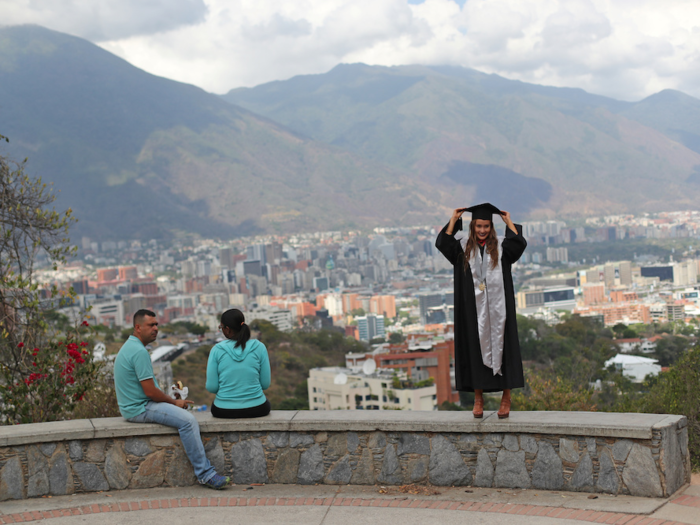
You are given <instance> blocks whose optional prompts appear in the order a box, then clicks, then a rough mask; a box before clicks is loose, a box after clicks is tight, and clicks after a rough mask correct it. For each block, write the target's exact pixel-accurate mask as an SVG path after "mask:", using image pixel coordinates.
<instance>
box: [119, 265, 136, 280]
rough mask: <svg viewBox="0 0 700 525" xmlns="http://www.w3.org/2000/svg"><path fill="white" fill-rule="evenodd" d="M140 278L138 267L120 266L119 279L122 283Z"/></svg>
mask: <svg viewBox="0 0 700 525" xmlns="http://www.w3.org/2000/svg"><path fill="white" fill-rule="evenodd" d="M138 276H139V273H138V271H137V270H136V266H120V267H119V279H120V280H122V281H128V280H131V279H137V278H138Z"/></svg>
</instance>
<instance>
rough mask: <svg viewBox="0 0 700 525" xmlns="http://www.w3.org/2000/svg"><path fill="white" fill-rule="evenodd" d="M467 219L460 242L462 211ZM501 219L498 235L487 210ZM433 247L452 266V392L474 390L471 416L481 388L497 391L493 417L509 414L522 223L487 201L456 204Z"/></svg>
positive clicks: (520, 381) (515, 378) (519, 368)
mask: <svg viewBox="0 0 700 525" xmlns="http://www.w3.org/2000/svg"><path fill="white" fill-rule="evenodd" d="M465 211H469V212H471V214H472V220H471V222H470V224H469V236H468V238H467V239H466V244H465V245H464V246H463V245H462V243H461V242H460V241H459V240H457V239H456V238H455V236H454V235H455V233H456V232H457V231H459V230H461V229H462V214H463V213H464V212H465ZM494 213H495V214H498V215H500V217H501V218H502V219H503V222H505V223H506V235H505V237H504V238H501V239H499V238H498V237H497V236H496V230H495V228H494V226H493V220H492V217H493V214H494ZM435 246H436V247H437V249H438V250H440V251H441V252H442V254H443V255H444V256H445V257H446V258H447V260H448V261H450V263H452V265H453V266H454V286H455V298H454V308H455V380H456V383H457V385H456V386H457V390H459V391H462V392H464V391H466V392H474V394H475V399H474V410H473V414H474V417H476V418H481V417H483V415H484V397H483V393H484V392H501V391H502V392H503V397H502V399H501V406H500V408H499V410H498V417H499V419H503V418H506V417H508V416H509V415H510V391H511V389H512V388H522V387H523V386H524V384H525V380H524V377H523V363H522V358H521V357H520V344H519V343H518V327H517V324H516V318H515V293H514V290H513V278H512V276H511V266H512V264H513V263H515V262H516V261H517V260H518V259H519V258H520V256H521V255H522V253H523V251H525V247H526V246H527V242H526V241H525V239H524V238H523V235H522V226H520V225H519V224H513V221H512V220H511V218H510V213H508V212H507V211H501V210H499V209H498V208H496V207H495V206H493V205H492V204H488V203H486V204H479V205H477V206H472V207H471V208H459V209H456V210H455V211H454V212H453V213H452V217H450V222H449V223H447V225H446V226H445V227H444V228H443V229H442V231H441V232H440V233H439V234H438V237H437V240H436V241H435Z"/></svg>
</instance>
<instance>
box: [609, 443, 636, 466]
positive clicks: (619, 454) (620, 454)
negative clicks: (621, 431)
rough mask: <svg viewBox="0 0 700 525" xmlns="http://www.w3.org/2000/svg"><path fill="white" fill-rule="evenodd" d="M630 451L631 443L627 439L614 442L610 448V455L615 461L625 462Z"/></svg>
mask: <svg viewBox="0 0 700 525" xmlns="http://www.w3.org/2000/svg"><path fill="white" fill-rule="evenodd" d="M631 449H632V442H631V441H629V440H627V439H622V440H620V441H616V442H615V444H614V445H613V447H612V455H613V459H614V460H615V461H625V460H626V459H627V455H628V454H629V453H630V450H631Z"/></svg>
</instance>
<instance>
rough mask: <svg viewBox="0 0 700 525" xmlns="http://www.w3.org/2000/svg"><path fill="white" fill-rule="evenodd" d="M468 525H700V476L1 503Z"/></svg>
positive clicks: (258, 489) (192, 516)
mask: <svg viewBox="0 0 700 525" xmlns="http://www.w3.org/2000/svg"><path fill="white" fill-rule="evenodd" d="M696 483H697V484H696ZM124 513H128V516H125V515H124ZM465 513H466V514H465ZM514 515H517V516H518V518H517V519H516V520H514ZM466 518H468V519H469V523H475V524H485V525H501V524H503V525H505V524H508V525H512V524H513V523H518V524H523V525H535V524H538V525H539V524H542V525H549V524H551V525H574V524H578V525H581V523H582V522H588V523H615V524H620V525H622V524H625V525H671V524H678V523H681V524H691V525H700V476H694V478H693V484H692V485H690V486H687V487H685V488H684V489H682V490H681V491H679V493H678V494H676V495H674V496H673V497H672V498H669V499H652V498H636V497H631V496H609V495H603V494H598V495H595V496H592V495H589V494H585V493H571V492H551V491H537V490H514V489H480V488H471V487H459V488H457V487H454V488H441V487H421V486H406V487H379V486H375V487H368V486H351V485H348V486H341V487H332V486H328V485H316V486H300V485H265V486H246V485H234V486H232V487H230V488H228V489H226V490H224V491H220V492H214V491H211V490H209V489H206V488H204V487H200V486H196V487H183V488H157V489H143V490H124V491H118V492H111V493H110V492H101V493H91V494H75V495H72V496H60V497H53V498H49V497H44V498H36V499H29V500H21V501H5V502H2V503H0V524H4V523H22V522H29V521H37V520H48V521H50V524H51V525H64V524H72V523H84V524H88V525H91V524H95V525H112V524H114V525H116V524H121V523H123V522H124V521H125V519H128V520H129V523H133V524H144V525H151V524H152V523H153V522H154V521H156V522H157V523H166V522H167V523H169V524H179V523H202V522H205V523H207V525H219V524H224V523H226V524H241V525H243V524H245V525H249V524H251V523H255V524H290V525H295V524H300V525H301V524H304V525H307V524H308V525H314V524H319V525H334V524H345V523H352V524H353V525H362V524H364V523H367V524H369V523H373V524H374V523H381V522H383V521H386V522H388V521H389V520H391V521H393V522H400V523H401V525H414V524H415V525H418V524H421V525H424V524H425V523H429V522H438V523H440V524H441V525H451V524H453V523H454V524H457V523H460V524H463V523H464V522H465V519H466Z"/></svg>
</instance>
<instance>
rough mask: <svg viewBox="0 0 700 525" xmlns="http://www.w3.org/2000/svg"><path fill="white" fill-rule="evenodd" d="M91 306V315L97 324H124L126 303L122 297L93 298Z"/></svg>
mask: <svg viewBox="0 0 700 525" xmlns="http://www.w3.org/2000/svg"><path fill="white" fill-rule="evenodd" d="M90 306H92V310H90V315H91V316H92V317H94V318H95V322H96V323H97V324H103V325H107V326H112V327H114V326H124V303H123V302H122V301H121V300H120V299H107V298H104V299H93V300H91V301H90Z"/></svg>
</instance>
